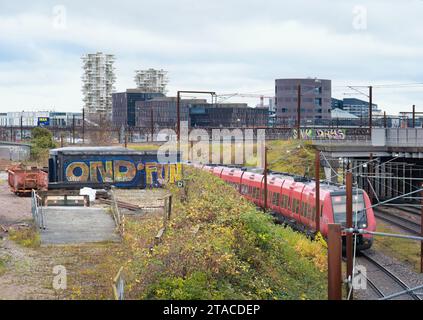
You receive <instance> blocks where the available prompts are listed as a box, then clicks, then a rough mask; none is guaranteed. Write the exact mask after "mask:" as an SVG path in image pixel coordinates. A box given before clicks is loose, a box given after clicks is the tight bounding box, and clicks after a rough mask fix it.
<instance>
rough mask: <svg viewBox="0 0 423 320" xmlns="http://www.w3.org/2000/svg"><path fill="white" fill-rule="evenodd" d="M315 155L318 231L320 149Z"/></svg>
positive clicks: (318, 226) (318, 219) (318, 230)
mask: <svg viewBox="0 0 423 320" xmlns="http://www.w3.org/2000/svg"><path fill="white" fill-rule="evenodd" d="M315 154H316V157H315V164H314V167H315V171H316V172H315V180H316V192H315V197H316V204H315V206H316V232H320V151H319V150H316V153H315Z"/></svg>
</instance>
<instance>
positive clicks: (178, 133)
mask: <svg viewBox="0 0 423 320" xmlns="http://www.w3.org/2000/svg"><path fill="white" fill-rule="evenodd" d="M181 93H201V94H203V93H207V94H210V95H211V97H212V103H213V97H214V96H216V92H214V91H192V90H179V91H177V93H176V137H177V141H178V151H179V148H180V144H181V107H180V100H181Z"/></svg>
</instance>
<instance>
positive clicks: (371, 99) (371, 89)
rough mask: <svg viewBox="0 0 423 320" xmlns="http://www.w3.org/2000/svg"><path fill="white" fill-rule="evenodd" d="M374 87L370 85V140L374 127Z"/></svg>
mask: <svg viewBox="0 0 423 320" xmlns="http://www.w3.org/2000/svg"><path fill="white" fill-rule="evenodd" d="M372 109H373V87H372V86H370V87H369V130H370V140H371V139H372V128H373V110H372Z"/></svg>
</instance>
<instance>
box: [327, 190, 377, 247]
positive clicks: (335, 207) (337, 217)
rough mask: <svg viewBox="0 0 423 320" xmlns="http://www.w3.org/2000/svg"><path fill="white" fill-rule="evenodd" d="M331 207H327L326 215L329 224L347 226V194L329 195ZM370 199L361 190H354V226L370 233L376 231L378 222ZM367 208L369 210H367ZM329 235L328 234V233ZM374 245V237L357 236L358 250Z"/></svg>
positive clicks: (336, 192) (366, 235)
mask: <svg viewBox="0 0 423 320" xmlns="http://www.w3.org/2000/svg"><path fill="white" fill-rule="evenodd" d="M328 196H329V197H330V201H329V203H330V205H329V206H327V207H326V209H327V210H326V214H328V215H329V219H328V220H329V221H328V223H339V224H341V225H342V226H343V227H345V226H346V220H347V215H346V192H345V191H334V192H331V193H330V194H328ZM370 207H371V203H370V199H369V197H368V195H367V193H366V192H364V191H363V190H361V189H354V190H353V226H356V227H357V228H359V229H365V230H368V231H375V230H376V220H375V217H374V214H373V209H371V208H370ZM366 208H369V209H367V210H365V209H366ZM326 234H327V233H326ZM342 238H343V244H344V243H345V233H343V234H342ZM372 245H373V236H372V235H370V234H363V235H358V236H357V249H358V250H366V249H369V248H370V247H371V246H372Z"/></svg>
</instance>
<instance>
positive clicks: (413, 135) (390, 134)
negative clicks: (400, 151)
mask: <svg viewBox="0 0 423 320" xmlns="http://www.w3.org/2000/svg"><path fill="white" fill-rule="evenodd" d="M386 145H387V146H390V147H423V129H422V128H396V129H393V128H390V129H386Z"/></svg>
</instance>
